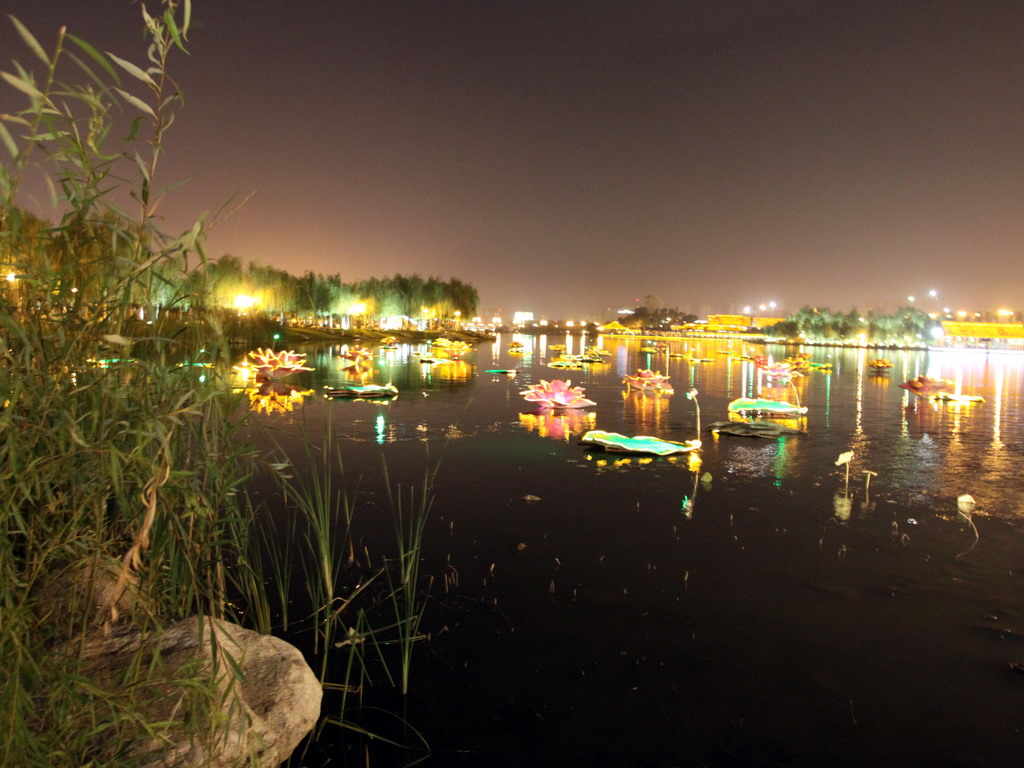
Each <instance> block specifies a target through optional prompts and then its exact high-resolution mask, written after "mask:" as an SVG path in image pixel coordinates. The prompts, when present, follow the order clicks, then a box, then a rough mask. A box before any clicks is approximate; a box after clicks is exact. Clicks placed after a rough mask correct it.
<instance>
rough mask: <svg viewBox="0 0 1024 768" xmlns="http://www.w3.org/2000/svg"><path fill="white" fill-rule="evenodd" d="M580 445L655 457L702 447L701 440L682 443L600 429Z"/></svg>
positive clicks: (593, 431)
mask: <svg viewBox="0 0 1024 768" xmlns="http://www.w3.org/2000/svg"><path fill="white" fill-rule="evenodd" d="M580 443H582V444H583V445H593V446H597V447H599V448H603V449H604V450H606V451H609V452H611V453H643V454H648V453H650V454H654V455H655V456H671V455H672V454H676V453H690V452H691V451H697V450H700V446H701V442H700V440H686V441H684V442H681V443H680V442H676V441H674V440H662V439H661V438H659V437H650V436H648V435H637V436H636V437H627V436H626V435H620V434H619V433H618V432H605V431H603V430H600V429H592V430H590V431H589V432H587V433H586V434H584V435H583V437H581V438H580Z"/></svg>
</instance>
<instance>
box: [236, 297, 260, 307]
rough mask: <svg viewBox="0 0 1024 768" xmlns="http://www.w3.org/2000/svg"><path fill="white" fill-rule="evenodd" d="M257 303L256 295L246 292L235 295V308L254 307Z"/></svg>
mask: <svg viewBox="0 0 1024 768" xmlns="http://www.w3.org/2000/svg"><path fill="white" fill-rule="evenodd" d="M255 305H256V297H255V296H246V295H245V294H244V293H240V294H238V295H237V296H235V309H252V308H253V307H254V306H255Z"/></svg>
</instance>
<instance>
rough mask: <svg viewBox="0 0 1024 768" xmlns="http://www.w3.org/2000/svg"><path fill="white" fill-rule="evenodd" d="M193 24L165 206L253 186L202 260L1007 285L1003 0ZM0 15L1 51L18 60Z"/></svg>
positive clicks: (471, 8)
mask: <svg viewBox="0 0 1024 768" xmlns="http://www.w3.org/2000/svg"><path fill="white" fill-rule="evenodd" d="M148 7H150V10H155V9H156V8H157V7H158V6H157V4H156V3H155V2H151V3H150V4H149V6H148ZM0 9H2V10H3V12H4V14H8V13H10V14H13V15H15V16H17V17H18V18H19V19H20V20H21V21H23V22H24V23H25V24H26V25H27V26H28V27H29V28H30V29H31V30H32V31H33V32H34V33H35V35H36V36H37V37H38V38H39V40H40V41H41V42H42V43H43V44H44V46H46V47H50V46H51V45H52V42H53V40H54V39H55V36H56V30H57V27H58V26H59V25H60V24H66V25H67V26H68V29H69V31H71V32H73V33H75V34H77V35H79V36H80V37H84V38H86V39H87V40H90V41H91V42H93V43H94V44H95V45H96V46H97V47H99V48H101V49H105V50H110V51H112V52H113V53H116V54H118V55H119V56H121V57H123V58H127V59H130V60H132V61H136V62H140V61H141V60H142V58H143V55H144V47H143V43H142V38H141V33H140V31H139V30H140V27H141V14H140V10H139V5H138V4H137V3H135V2H131V1H130V0H95V2H92V3H88V4H87V3H72V2H58V0H0ZM193 21H194V28H193V29H192V31H191V33H190V49H191V57H190V58H187V59H186V58H184V57H179V58H178V60H177V62H176V63H174V64H172V67H171V69H172V74H176V77H177V80H178V82H179V83H180V85H181V87H182V89H183V91H184V92H185V96H186V105H185V108H184V110H183V111H182V112H181V113H180V115H179V117H178V121H177V122H176V123H175V125H174V127H173V128H172V131H171V133H170V134H169V135H168V137H167V142H166V145H167V146H166V152H167V154H166V160H165V163H164V165H163V166H162V171H161V173H162V177H161V178H162V181H163V182H165V183H170V182H172V181H178V180H184V179H188V180H189V181H188V185H187V186H186V187H185V188H184V189H183V190H181V191H179V192H177V193H175V195H174V196H172V198H171V199H170V200H169V203H168V205H167V207H166V208H165V209H163V213H164V214H165V215H166V217H167V220H166V223H165V226H166V228H167V229H170V230H177V229H178V228H183V227H185V226H186V224H188V223H189V222H190V221H191V220H193V219H194V218H195V217H197V216H199V215H200V214H201V213H203V212H204V211H211V212H213V211H216V210H217V209H219V208H221V206H222V205H224V204H225V203H226V202H228V201H229V200H230V199H231V198H232V197H233V196H237V197H243V196H245V195H247V194H248V193H250V192H253V191H255V195H254V196H253V198H252V199H251V200H250V201H249V203H248V204H247V205H246V206H245V207H244V208H243V209H242V210H241V211H239V212H238V213H236V214H235V215H234V216H233V217H231V218H230V219H227V220H226V221H224V222H223V223H221V224H220V225H218V226H217V227H216V228H214V229H213V230H212V231H211V233H210V237H209V248H208V251H209V254H210V255H211V256H218V255H221V254H224V253H230V254H233V255H236V256H240V257H242V258H243V259H244V260H247V261H248V260H254V261H258V262H260V263H263V264H271V265H274V266H277V267H281V268H285V269H288V270H289V271H292V272H295V273H301V272H303V271H305V270H313V271H317V272H323V273H340V274H341V275H342V277H343V278H344V279H346V280H355V279H360V278H364V277H371V276H389V275H393V274H395V273H412V272H418V273H420V274H421V275H423V276H428V275H438V276H440V277H442V278H444V279H447V278H449V277H458V278H460V279H462V280H465V281H468V282H470V283H472V284H473V285H475V286H476V287H477V289H478V290H479V292H480V297H481V309H482V311H483V312H485V313H487V314H491V313H494V312H496V311H499V310H500V311H502V312H504V313H508V314H510V313H511V312H512V311H514V310H529V311H533V312H535V313H536V314H537V315H538V316H540V315H546V316H548V317H552V318H572V317H582V316H589V317H592V318H595V319H606V318H607V317H609V316H610V314H609V313H608V312H607V308H609V307H620V306H628V305H630V304H631V303H634V302H635V300H637V299H641V300H642V299H643V298H644V297H645V296H647V295H654V296H656V297H658V298H659V299H660V300H661V302H662V303H663V304H664V305H667V306H679V307H683V308H689V309H690V310H691V311H694V312H706V311H708V310H712V311H728V310H737V309H741V308H742V307H743V305H745V304H750V305H754V306H755V307H756V305H757V304H759V303H766V302H768V301H777V302H779V304H780V309H781V310H782V311H789V310H795V309H797V308H799V307H800V306H802V305H804V304H813V305H819V306H830V307H832V308H833V309H843V310H846V309H849V308H851V307H853V306H857V307H859V308H861V309H866V308H868V307H876V308H881V309H893V308H895V307H896V306H897V305H898V304H901V303H905V301H906V297H907V296H908V295H915V296H916V297H917V304H918V305H920V306H922V307H923V308H925V309H933V308H939V307H943V306H948V307H950V308H952V309H953V310H957V309H978V310H981V309H996V308H999V307H1004V306H1005V307H1012V308H1021V307H1024V295H1022V294H1024V280H1022V279H1021V278H1022V272H1024V266H1022V264H1024V258H1022V257H1024V6H1022V5H1021V3H1020V2H1019V0H984V2H978V1H977V0H900V1H899V2H883V1H879V2H852V1H850V2H838V1H832V0H806V1H804V2H797V1H795V0H794V1H787V0H765V1H764V2H756V1H753V0H751V1H748V2H729V0H704V1H698V0H691V1H688V2H687V1H684V0H677V1H676V2H666V1H662V2H657V1H651V2H647V1H645V0H622V1H621V2H603V1H602V0H577V1H574V2H562V1H559V0H543V1H541V2H535V1H534V0H517V1H515V2H512V1H511V0H508V1H503V0H452V1H450V2H443V1H433V0H417V1H413V0H407V1H406V2H392V1H391V0H365V1H364V2H344V1H341V0H337V1H335V0H317V1H313V0H288V2H283V1H282V0H273V1H271V2H264V1H263V0H194V9H193ZM2 22H3V23H2V24H0V65H2V68H3V69H5V70H9V69H10V61H11V59H12V58H16V59H18V60H19V61H21V62H22V63H24V64H25V65H27V66H30V67H33V68H34V67H35V64H34V63H33V59H32V57H31V54H29V53H28V52H27V50H26V49H25V48H24V46H23V45H21V43H20V40H19V39H18V38H17V37H16V35H15V34H14V32H13V30H12V28H11V25H10V23H9V22H8V20H7V19H6V17H4V18H3V19H2ZM18 104H20V100H19V98H18V97H17V94H16V92H15V91H13V90H12V89H10V88H8V87H7V86H6V85H4V86H2V90H0V112H2V111H11V110H12V109H13V108H16V107H17V106H18ZM932 289H934V290H936V291H937V292H938V298H937V299H932V298H930V297H929V296H928V292H929V290H932ZM758 314H760V313H758Z"/></svg>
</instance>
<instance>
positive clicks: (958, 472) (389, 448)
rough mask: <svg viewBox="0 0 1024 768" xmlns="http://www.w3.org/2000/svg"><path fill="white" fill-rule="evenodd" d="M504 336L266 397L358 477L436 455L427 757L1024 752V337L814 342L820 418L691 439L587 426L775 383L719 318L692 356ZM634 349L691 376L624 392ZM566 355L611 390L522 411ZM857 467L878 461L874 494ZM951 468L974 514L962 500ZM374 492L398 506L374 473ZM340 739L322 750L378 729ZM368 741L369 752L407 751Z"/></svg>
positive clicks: (547, 761)
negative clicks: (877, 366)
mask: <svg viewBox="0 0 1024 768" xmlns="http://www.w3.org/2000/svg"><path fill="white" fill-rule="evenodd" d="M511 340H512V339H511V338H510V337H508V336H506V337H503V338H500V339H499V340H498V341H497V342H495V343H494V344H484V345H482V346H480V347H479V348H478V349H477V350H476V351H475V352H471V353H469V354H468V355H467V356H466V361H465V362H463V363H457V364H452V365H445V366H427V365H421V364H420V363H419V362H417V358H415V357H411V356H410V353H411V352H413V351H415V350H416V349H417V348H415V347H412V348H411V347H409V346H403V347H402V348H401V349H400V350H395V351H389V352H384V351H381V352H378V354H377V356H376V358H375V361H374V366H373V372H372V373H371V374H370V375H369V376H368V377H367V378H366V381H368V382H373V383H385V382H388V381H391V382H394V383H395V384H396V385H397V386H398V387H399V389H400V391H401V393H400V395H399V397H398V398H397V399H395V400H394V401H392V402H386V403H373V402H339V401H326V400H324V399H322V398H319V397H307V398H306V399H305V401H304V402H303V403H302V404H301V405H295V406H294V409H293V410H292V411H291V412H289V413H279V414H271V415H269V416H267V417H266V420H267V421H268V422H269V423H272V424H274V425H275V426H277V427H280V428H281V429H282V430H283V431H284V432H285V433H287V432H288V431H292V432H296V431H298V430H299V429H300V426H301V428H302V429H304V430H306V431H307V432H309V433H311V434H312V435H313V436H315V435H316V433H317V432H318V430H320V429H322V426H323V424H324V423H325V422H326V421H327V420H330V421H331V423H332V425H333V427H334V429H335V430H336V432H337V433H338V434H339V435H342V436H344V438H346V439H345V441H344V444H343V454H344V459H345V466H346V476H347V478H348V479H349V481H351V479H352V478H353V477H356V476H359V475H363V476H364V477H366V478H373V477H375V476H379V467H380V461H381V456H382V455H383V457H384V458H385V459H386V461H387V464H388V467H389V470H390V472H391V473H392V480H393V481H395V482H402V483H416V482H418V479H419V477H420V476H421V475H422V472H423V468H424V466H425V465H426V463H427V461H428V460H429V461H434V460H437V459H438V458H440V461H441V464H440V469H439V472H438V475H437V481H436V487H435V491H436V500H435V503H434V507H433V510H432V512H431V517H430V520H429V523H428V527H427V533H426V540H425V548H424V566H423V567H424V573H425V574H427V575H432V576H434V577H435V584H434V587H433V590H432V594H433V596H434V599H433V602H432V603H431V605H430V606H429V607H428V612H427V619H426V621H427V623H428V624H429V629H430V631H431V639H430V640H429V642H425V643H423V644H422V645H421V647H420V648H419V649H418V651H419V654H418V656H417V657H416V662H415V664H414V667H413V679H412V685H413V689H414V690H413V693H412V695H410V697H409V701H408V702H407V704H406V706H407V711H406V716H407V718H408V721H409V722H410V723H411V724H413V725H414V726H415V727H416V728H417V729H419V730H420V731H421V732H422V733H423V734H424V736H425V738H426V739H427V741H428V742H429V743H430V746H431V748H432V750H433V752H432V754H431V756H430V757H429V758H428V759H427V761H426V764H431V765H445V766H447V765H465V766H506V765H507V766H512V765H516V766H522V765H605V766H619V765H623V766H632V765H637V766H762V765H764V766H854V765H856V766H903V765H908V766H909V765H930V766H1011V765H1021V764H1024V734H1022V733H1021V729H1022V728H1024V715H1022V711H1024V710H1022V704H1024V674H1022V673H1021V672H1019V671H1016V670H1015V669H1014V668H1013V666H1012V665H1013V664H1015V663H1016V662H1022V663H1024V593H1022V583H1024V531H1022V526H1021V520H1022V514H1024V498H1022V495H1021V491H1022V489H1024V480H1022V475H1021V469H1022V465H1024V455H1022V447H1024V423H1022V409H1021V397H1022V383H1024V382H1022V372H1024V358H1022V357H1016V356H996V355H992V356H985V355H984V354H975V353H960V354H957V353H926V352H912V353H902V352H901V353H887V356H888V357H889V358H890V359H891V360H892V361H893V362H894V363H895V364H896V367H895V368H893V369H892V370H891V371H890V372H889V373H887V374H883V375H877V374H874V373H872V372H871V369H869V368H868V367H867V365H866V362H867V360H868V359H869V358H870V357H873V356H874V355H873V354H868V353H866V352H865V351H862V350H861V351H858V350H841V349H815V350H812V354H813V358H812V359H813V360H814V361H815V362H830V363H832V364H833V366H834V367H833V370H832V372H831V373H821V372H811V373H809V374H808V375H807V376H806V377H804V378H802V379H799V380H797V381H796V388H797V390H798V392H799V397H800V400H801V402H802V404H803V405H806V406H808V408H809V412H808V414H807V416H806V418H805V419H803V420H801V422H800V423H797V422H787V423H789V424H791V425H794V426H801V427H803V428H805V429H806V430H807V434H806V435H803V436H799V437H788V438H778V439H771V440H761V439H752V438H742V437H729V436H722V437H717V438H716V437H713V436H711V435H709V434H707V433H705V434H704V435H702V438H703V439H704V448H703V451H702V454H701V459H702V462H701V464H700V466H699V467H695V466H694V465H692V464H691V463H690V462H688V461H687V459H686V458H685V457H683V458H680V459H672V458H665V459H638V458H635V457H634V458H623V457H621V456H615V455H610V454H602V453H596V452H592V451H587V450H584V449H583V448H582V447H581V446H580V445H578V438H579V436H580V435H581V434H582V433H583V432H584V431H586V430H587V429H592V428H599V429H603V430H608V431H615V432H621V433H624V434H631V435H632V434H649V435H655V436H659V437H664V438H667V439H673V440H684V439H688V438H692V437H693V436H694V434H695V430H696V415H697V414H696V409H695V405H694V403H693V402H691V401H690V400H687V399H686V397H685V396H684V394H683V393H684V392H685V391H686V389H687V388H688V387H689V386H694V387H695V388H696V389H697V390H698V391H699V395H698V403H699V406H700V417H701V420H702V422H703V424H704V425H706V424H708V423H710V422H712V421H717V420H724V419H725V418H726V406H727V404H728V403H729V402H730V401H731V400H733V399H734V398H736V397H740V396H752V395H754V394H756V393H757V392H758V387H759V382H758V377H757V375H756V373H755V371H754V368H753V364H752V363H750V362H744V361H740V360H736V359H734V358H730V357H727V356H725V355H724V354H721V353H722V352H723V351H726V350H727V349H730V347H729V345H726V344H724V343H722V344H717V343H710V342H695V341H689V342H684V341H682V340H678V341H674V342H672V345H673V351H680V352H681V351H684V349H685V351H686V352H687V353H688V354H691V355H693V356H696V357H702V358H709V359H711V360H712V362H707V363H691V362H690V361H689V360H687V359H683V358H668V357H666V356H664V355H660V356H657V355H649V354H647V353H645V352H642V351H641V350H640V347H641V342H639V341H637V340H618V339H608V338H605V339H603V341H602V342H601V343H602V344H603V345H604V346H605V347H606V348H607V349H609V350H610V351H611V352H612V355H611V356H610V357H609V358H607V359H608V360H609V362H608V363H607V364H604V365H592V366H588V368H587V369H586V370H582V371H558V370H555V369H552V368H549V367H547V365H546V362H547V360H548V359H549V358H550V357H552V356H553V354H551V353H549V352H548V350H547V349H546V346H547V345H548V344H553V343H565V344H568V345H573V344H575V350H573V349H572V347H571V346H570V351H580V341H579V339H578V338H576V339H563V338H557V339H553V338H544V337H540V338H533V337H522V340H523V341H524V342H525V343H526V344H527V346H528V350H529V351H528V352H527V353H526V354H524V355H521V356H514V355H511V354H510V353H509V351H508V343H509V342H510V341H511ZM590 341H591V342H592V341H593V340H590ZM731 348H732V349H734V351H736V352H737V353H740V352H750V353H759V352H764V351H767V352H768V353H770V354H774V355H775V357H776V358H782V357H784V356H785V350H783V349H781V348H775V349H773V348H768V349H767V350H764V349H763V348H750V349H747V348H744V346H743V345H742V344H740V343H739V342H737V343H736V344H735V345H733V347H731ZM338 351H339V349H338V348H337V347H335V348H330V349H318V350H313V349H310V350H308V352H309V364H310V365H313V366H315V367H316V369H317V370H316V371H315V372H313V373H309V374H303V375H302V376H301V377H296V383H301V384H302V385H303V386H308V387H310V388H314V389H317V390H318V389H319V388H321V387H322V386H323V385H325V384H329V385H337V384H340V383H342V382H346V381H354V379H352V378H351V377H350V376H349V374H347V373H346V372H345V371H344V370H343V369H342V368H341V362H340V360H339V359H338V357H337V353H338ZM424 351H425V348H424ZM638 367H642V368H653V369H660V370H661V371H662V372H664V373H667V374H669V375H670V376H671V380H672V382H673V384H674V385H675V388H676V394H675V395H673V396H671V397H658V398H653V397H647V398H645V397H643V396H639V395H638V394H635V393H634V394H625V393H624V388H623V385H622V384H621V379H622V377H623V375H625V374H627V373H633V372H635V370H636V369H637V368H638ZM490 368H515V369H518V370H519V371H520V373H519V375H518V376H517V377H515V378H509V377H506V376H504V375H495V374H488V373H485V372H484V371H485V370H486V369H490ZM921 373H926V374H928V375H931V376H935V377H941V378H948V379H952V380H954V381H956V382H957V384H958V386H959V387H961V388H962V391H963V392H965V393H970V394H979V395H983V396H984V397H985V398H986V402H984V403H978V404H972V405H960V406H954V405H936V404H931V403H927V402H922V403H917V402H915V400H914V398H913V397H912V396H909V395H908V394H907V393H906V392H905V391H904V390H902V389H900V388H899V387H898V386H897V385H898V383H900V382H902V381H903V380H905V379H907V378H910V377H912V376H916V375H918V374H921ZM552 378H563V379H566V378H568V379H571V380H572V382H573V384H574V385H576V384H579V385H582V386H583V387H585V389H586V395H587V397H589V398H590V399H592V400H595V401H596V403H597V405H596V406H595V407H593V408H590V409H587V410H585V411H582V412H573V413H567V414H565V415H561V416H558V415H551V414H535V413H530V410H531V408H530V406H529V404H528V403H526V402H525V401H524V400H522V398H521V397H520V396H519V394H518V392H519V390H520V389H522V388H524V386H525V385H526V384H529V383H533V382H537V381H539V380H540V379H552ZM767 394H770V393H767ZM783 394H786V393H783ZM788 394H789V395H790V397H789V399H792V397H791V393H788ZM845 451H853V453H854V458H853V461H852V463H851V472H850V478H849V485H848V487H847V485H846V479H845V478H846V475H845V470H844V468H843V467H839V466H836V463H835V462H836V459H837V457H838V456H839V454H841V453H843V452H845ZM428 454H429V458H428ZM864 470H871V471H873V472H875V473H877V475H876V476H874V477H873V478H872V480H871V485H870V493H868V492H867V490H866V489H865V477H866V475H864V474H863V471H864ZM706 474H710V481H709V482H702V481H701V479H700V478H702V477H704V476H705V475H706ZM369 485H372V483H368V486H369ZM963 493H970V494H972V495H973V496H974V498H975V499H976V500H977V503H978V511H977V512H976V513H975V514H974V517H973V522H974V525H975V526H976V529H977V534H978V535H977V539H976V538H975V535H974V531H973V529H972V528H971V526H970V525H969V524H968V523H967V522H966V521H965V520H964V518H962V517H959V516H958V514H957V505H956V498H957V496H958V495H960V494H963ZM837 494H838V497H839V501H842V500H843V499H846V498H849V500H850V504H849V509H848V511H846V508H845V507H844V505H843V504H841V503H837ZM528 497H536V500H530V498H528ZM688 502H689V503H688ZM691 503H692V506H690V504H691ZM357 514H358V515H362V518H360V519H361V520H362V521H363V522H364V523H365V524H367V525H368V526H370V527H373V526H374V525H375V524H379V525H378V527H380V528H381V530H382V531H383V532H384V533H385V534H386V533H387V532H389V531H390V530H391V529H390V526H391V522H390V519H385V516H384V515H383V513H382V509H381V505H380V504H378V503H375V502H374V499H373V497H372V493H371V494H370V496H369V498H368V503H367V504H366V506H365V508H363V509H361V510H360V511H359V512H358V513H357ZM385 540H386V536H385V537H382V538H381V540H380V541H385ZM375 546H376V544H375ZM381 546H383V545H381ZM453 573H457V575H458V581H457V584H456V583H454V582H453V581H452V580H451V576H452V574H453ZM445 574H448V575H449V582H450V586H449V589H448V591H447V592H445V591H444V590H443V589H442V588H441V587H440V586H439V585H441V584H442V583H443V582H444V576H445ZM324 749H325V750H327V751H328V752H329V751H330V750H334V751H335V752H334V754H333V755H331V754H328V755H327V757H329V758H331V760H332V762H333V763H334V764H353V765H354V764H356V759H355V758H358V759H359V760H362V759H363V758H364V757H365V754H367V753H365V752H363V751H360V752H359V754H358V755H353V754H351V752H352V750H351V749H348V750H347V751H346V748H345V747H344V746H340V745H339V743H334V744H332V746H330V747H329V749H328V748H324ZM368 749H369V753H368V754H369V755H370V762H369V764H371V765H391V764H405V763H408V762H411V761H412V760H413V759H415V758H416V757H418V755H416V754H406V753H400V752H395V751H393V750H391V751H389V750H388V749H387V748H386V747H383V746H380V745H374V744H371V746H370V747H369V748H368ZM359 750H364V747H363V746H360V747H359ZM315 759H326V758H325V756H324V754H323V751H322V752H321V753H320V754H318V755H314V754H311V755H310V757H309V760H310V762H313V761H314V760H315ZM358 764H363V763H362V762H359V763H358Z"/></svg>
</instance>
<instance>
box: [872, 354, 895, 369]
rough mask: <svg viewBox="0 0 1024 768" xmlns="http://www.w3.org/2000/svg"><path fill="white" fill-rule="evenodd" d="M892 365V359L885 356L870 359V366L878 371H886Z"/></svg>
mask: <svg viewBox="0 0 1024 768" xmlns="http://www.w3.org/2000/svg"><path fill="white" fill-rule="evenodd" d="M892 366H893V363H892V361H891V360H886V359H885V358H884V357H876V358H875V359H874V360H868V367H869V368H874V369H875V370H876V371H884V370H886V369H888V368H892Z"/></svg>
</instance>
